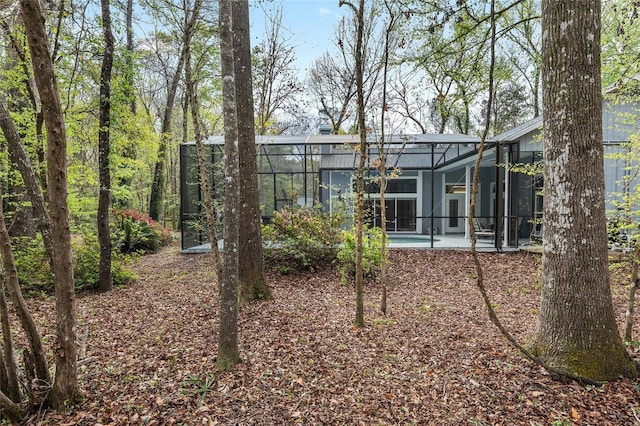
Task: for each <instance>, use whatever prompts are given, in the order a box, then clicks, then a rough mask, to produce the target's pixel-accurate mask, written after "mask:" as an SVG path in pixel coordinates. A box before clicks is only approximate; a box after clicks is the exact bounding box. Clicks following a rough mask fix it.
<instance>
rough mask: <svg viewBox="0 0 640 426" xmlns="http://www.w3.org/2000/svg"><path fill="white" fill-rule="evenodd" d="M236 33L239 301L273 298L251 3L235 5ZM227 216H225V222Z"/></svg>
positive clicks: (240, 0)
mask: <svg viewBox="0 0 640 426" xmlns="http://www.w3.org/2000/svg"><path fill="white" fill-rule="evenodd" d="M231 25H232V33H233V51H234V58H233V62H234V75H235V85H236V88H235V90H236V109H237V120H238V141H239V146H238V155H239V164H240V181H239V184H240V197H241V200H240V203H239V208H240V210H239V218H240V219H239V220H240V223H241V224H242V226H241V227H240V234H239V243H240V246H239V250H240V255H239V256H240V259H241V262H240V264H239V270H238V277H239V280H240V282H239V288H238V292H239V300H240V303H241V304H242V303H244V302H247V301H250V300H256V299H271V298H272V297H273V296H272V294H271V289H269V287H268V286H267V280H266V278H265V274H264V266H263V259H262V234H261V230H260V214H259V213H260V209H259V198H258V166H257V159H256V142H255V141H256V134H255V119H254V115H253V86H252V76H251V38H250V34H249V2H248V1H247V0H235V1H234V2H233V4H232V24H231ZM226 218H227V216H225V219H226Z"/></svg>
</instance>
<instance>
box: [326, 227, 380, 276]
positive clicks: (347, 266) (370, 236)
mask: <svg viewBox="0 0 640 426" xmlns="http://www.w3.org/2000/svg"><path fill="white" fill-rule="evenodd" d="M336 257H337V264H338V271H340V275H341V277H342V281H343V282H346V280H347V276H348V277H354V276H355V274H356V230H355V229H352V230H350V231H342V244H341V245H340V248H339V249H338V253H337V256H336ZM381 264H382V229H380V228H378V227H375V228H371V229H366V230H365V232H364V235H363V237H362V273H363V275H364V276H365V277H373V276H375V274H376V273H378V271H379V270H380V265H381Z"/></svg>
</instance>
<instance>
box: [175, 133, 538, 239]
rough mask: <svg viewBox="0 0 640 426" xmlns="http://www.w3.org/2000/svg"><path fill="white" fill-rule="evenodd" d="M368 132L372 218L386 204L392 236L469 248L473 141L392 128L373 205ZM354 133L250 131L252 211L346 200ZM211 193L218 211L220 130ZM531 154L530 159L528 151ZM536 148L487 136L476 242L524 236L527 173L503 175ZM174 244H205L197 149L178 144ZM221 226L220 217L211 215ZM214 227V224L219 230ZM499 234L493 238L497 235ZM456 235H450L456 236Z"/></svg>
mask: <svg viewBox="0 0 640 426" xmlns="http://www.w3.org/2000/svg"><path fill="white" fill-rule="evenodd" d="M377 142H378V141H377V139H376V137H375V136H374V135H371V136H370V140H369V141H368V155H367V169H366V179H367V191H366V195H365V196H366V204H367V207H368V218H369V219H368V221H369V224H370V225H372V226H373V225H374V226H380V213H381V209H382V208H384V209H385V212H386V216H387V229H388V230H389V232H391V233H396V234H405V236H407V234H409V235H417V236H419V235H432V236H437V238H434V239H425V240H428V241H430V244H428V245H429V246H431V247H433V246H434V240H435V241H439V244H440V246H442V245H443V244H444V245H445V246H446V245H447V244H450V245H449V246H451V247H455V246H459V245H460V244H461V243H460V241H462V244H467V245H468V240H469V230H468V220H467V217H468V205H469V201H470V197H471V193H470V191H471V180H472V176H473V170H474V167H475V160H476V154H477V148H478V144H479V139H478V138H476V137H472V136H466V135H458V134H447V135H443V134H434V135H392V136H387V137H386V144H385V146H384V150H385V152H387V153H388V158H387V166H388V176H389V178H390V179H389V182H388V185H387V187H386V191H385V203H384V207H383V206H381V204H380V196H379V183H378V182H379V180H378V179H377V177H378V172H377V171H376V168H375V167H374V163H375V161H376V160H377V159H378V157H379V154H380V147H378V146H377ZM357 147H358V140H357V136H352V135H310V136H274V137H267V136H259V137H257V138H256V152H257V163H258V185H259V193H260V212H261V216H262V220H263V222H264V223H268V222H269V221H270V219H271V217H272V216H273V213H274V212H275V211H277V210H280V209H282V208H284V207H296V206H298V207H300V206H306V207H316V208H321V209H323V210H324V211H325V212H329V213H331V212H332V211H334V209H335V208H337V206H338V205H344V204H345V203H344V202H345V200H350V199H351V196H352V192H353V188H354V182H355V170H356V168H357V165H358V160H359V154H358V153H357ZM205 150H206V155H207V158H208V160H209V165H210V169H209V175H210V179H211V182H212V183H213V188H212V194H210V196H212V197H213V198H214V200H216V203H217V204H218V205H219V206H220V208H219V209H218V210H219V212H221V211H222V208H221V207H222V199H223V194H224V189H223V166H222V164H223V152H224V140H223V137H221V136H219V137H213V138H211V139H209V140H208V141H207V143H206V145H205ZM536 156H538V157H536ZM537 159H539V153H536V152H521V151H520V149H519V144H518V143H515V142H507V141H500V142H489V143H488V144H487V145H486V150H485V154H484V157H483V160H482V162H481V163H480V186H479V192H478V203H477V208H476V217H477V218H478V220H479V221H480V222H479V223H481V224H482V226H484V227H486V229H491V231H490V232H489V233H487V234H483V238H482V239H479V241H480V242H481V243H482V244H483V245H485V246H487V247H494V248H502V247H503V246H517V245H518V239H520V238H524V237H527V238H528V237H529V234H530V232H531V230H532V229H531V222H532V220H531V219H532V217H533V215H534V213H535V211H536V209H537V207H536V206H535V204H536V202H537V199H536V195H535V183H534V179H532V178H530V177H527V176H523V175H518V174H515V173H509V172H505V167H504V166H503V165H504V164H507V163H514V162H533V161H536V160H537ZM180 161H181V179H180V180H181V197H182V199H181V224H182V247H183V250H185V251H189V250H192V249H194V248H197V247H201V246H203V245H205V244H206V243H208V239H207V232H206V228H205V226H204V224H205V222H206V221H205V217H204V212H203V209H202V196H203V194H202V193H201V188H200V184H199V179H198V167H197V156H196V147H195V144H193V143H188V144H184V145H182V146H181V147H180ZM219 220H220V223H222V222H221V221H222V220H223V218H222V217H221V215H219ZM220 229H221V228H220ZM496 236H498V237H496ZM456 240H457V242H455V243H454V242H453V241H456Z"/></svg>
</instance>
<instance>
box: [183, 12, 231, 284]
mask: <svg viewBox="0 0 640 426" xmlns="http://www.w3.org/2000/svg"><path fill="white" fill-rule="evenodd" d="M201 4H202V2H200V1H196V4H195V5H194V10H193V20H192V22H193V23H195V19H197V17H198V15H199V13H200V6H201ZM192 31H193V25H189V26H187V30H186V31H185V46H186V47H187V50H186V54H185V58H184V74H185V85H186V86H187V98H188V104H189V107H190V108H191V117H192V120H193V133H194V136H195V139H196V151H197V154H198V171H199V176H200V187H201V188H202V199H203V202H204V210H205V213H206V216H207V226H208V228H209V241H211V258H212V260H213V264H214V265H215V274H216V276H215V278H216V283H218V285H220V282H221V281H222V260H221V258H220V252H219V250H218V235H217V233H216V219H215V210H214V208H213V200H212V199H211V197H212V194H213V193H212V192H211V183H210V182H209V163H208V162H207V159H206V156H205V151H204V138H205V136H204V135H203V132H202V125H201V121H200V105H199V102H198V97H197V93H196V88H195V82H194V81H193V71H192V69H191V49H190V47H189V46H190V42H191V38H192V35H193V34H192ZM185 119H186V116H185ZM185 121H186V120H185Z"/></svg>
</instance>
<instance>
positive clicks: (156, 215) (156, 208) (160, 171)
mask: <svg viewBox="0 0 640 426" xmlns="http://www.w3.org/2000/svg"><path fill="white" fill-rule="evenodd" d="M184 55H185V46H184V45H183V46H182V49H181V50H180V58H179V59H178V65H177V67H176V72H175V74H174V75H173V79H172V80H171V85H170V86H169V88H168V91H167V103H166V105H165V107H164V113H163V117H162V133H161V135H160V146H159V147H158V159H157V160H156V164H155V167H154V170H153V181H152V182H151V194H150V195H149V216H151V218H153V219H154V220H157V221H159V220H160V219H161V218H162V215H163V212H164V195H165V194H164V193H165V188H166V185H167V172H166V167H167V164H166V163H167V149H169V145H170V144H171V139H172V135H171V115H172V114H173V107H174V105H175V102H176V94H177V93H178V84H179V83H180V77H181V76H182V67H183V65H184Z"/></svg>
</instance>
